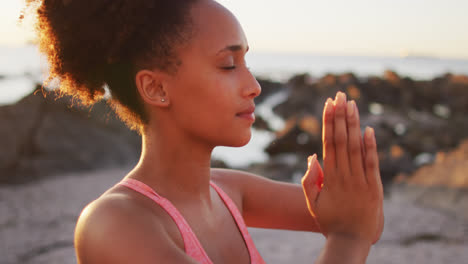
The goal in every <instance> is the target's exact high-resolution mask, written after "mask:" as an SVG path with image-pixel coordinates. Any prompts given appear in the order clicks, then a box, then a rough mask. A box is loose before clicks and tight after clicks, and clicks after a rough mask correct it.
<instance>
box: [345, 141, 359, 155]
mask: <svg viewBox="0 0 468 264" xmlns="http://www.w3.org/2000/svg"><path fill="white" fill-rule="evenodd" d="M348 145H349V146H348V149H349V152H350V153H351V154H353V155H360V154H361V144H360V143H359V142H356V141H355V140H350V142H349V144H348Z"/></svg>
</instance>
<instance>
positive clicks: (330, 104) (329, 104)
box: [325, 98, 333, 113]
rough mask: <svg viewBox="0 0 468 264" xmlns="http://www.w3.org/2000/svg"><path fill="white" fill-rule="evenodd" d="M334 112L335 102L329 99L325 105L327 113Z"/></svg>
mask: <svg viewBox="0 0 468 264" xmlns="http://www.w3.org/2000/svg"><path fill="white" fill-rule="evenodd" d="M332 110H333V100H332V99H331V98H328V100H327V102H326V103H325V112H326V113H331V112H332Z"/></svg>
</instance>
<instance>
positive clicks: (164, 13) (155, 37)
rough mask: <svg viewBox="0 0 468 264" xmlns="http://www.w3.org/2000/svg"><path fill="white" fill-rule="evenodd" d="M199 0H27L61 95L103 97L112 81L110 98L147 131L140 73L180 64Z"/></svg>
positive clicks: (87, 101) (88, 100) (130, 122)
mask: <svg viewBox="0 0 468 264" xmlns="http://www.w3.org/2000/svg"><path fill="white" fill-rule="evenodd" d="M195 1H196V0H26V2H27V7H28V8H33V10H37V17H36V24H35V26H36V31H37V36H38V40H39V49H40V51H41V52H42V53H44V54H45V55H46V56H47V59H48V63H49V66H50V70H49V77H48V79H47V80H46V84H47V83H48V82H50V81H52V80H54V79H58V80H59V81H60V88H59V90H58V92H59V93H58V94H59V96H63V95H71V96H73V98H77V99H79V101H81V103H82V104H84V105H91V104H93V103H95V102H97V101H99V100H101V99H102V98H103V96H104V94H105V91H106V90H105V87H106V86H107V87H108V89H109V92H110V98H109V99H108V100H107V102H108V103H109V104H110V105H111V106H112V108H113V109H114V111H115V112H116V113H117V115H118V116H119V118H120V119H121V120H122V121H124V122H125V123H126V124H127V126H128V127H129V128H130V129H132V130H136V131H137V132H138V133H141V132H142V128H143V127H144V125H145V124H147V123H148V115H147V113H145V109H144V105H143V101H142V99H141V97H140V95H139V93H138V91H137V88H136V84H135V80H134V79H135V75H136V73H137V72H138V71H139V70H141V69H144V68H158V69H160V70H164V71H168V72H173V71H175V70H176V69H177V65H178V63H180V61H179V60H178V58H177V55H176V54H175V47H177V45H179V44H182V43H183V42H184V41H187V40H188V39H189V38H190V35H191V27H190V26H191V20H190V17H189V12H190V7H191V5H192V4H193V3H194V2H195ZM20 19H22V16H21V17H20Z"/></svg>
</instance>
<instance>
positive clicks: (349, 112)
mask: <svg viewBox="0 0 468 264" xmlns="http://www.w3.org/2000/svg"><path fill="white" fill-rule="evenodd" d="M355 108H356V106H354V101H349V102H348V105H347V109H346V114H347V115H348V117H353V115H354V109H355Z"/></svg>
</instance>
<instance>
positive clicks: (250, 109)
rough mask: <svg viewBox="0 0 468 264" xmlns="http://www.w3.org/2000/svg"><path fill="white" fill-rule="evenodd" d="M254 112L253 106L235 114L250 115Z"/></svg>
mask: <svg viewBox="0 0 468 264" xmlns="http://www.w3.org/2000/svg"><path fill="white" fill-rule="evenodd" d="M254 111H255V106H251V107H249V108H247V109H246V110H244V111H242V112H240V113H237V115H238V116H240V115H250V114H252V113H253V112H254Z"/></svg>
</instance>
